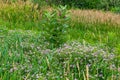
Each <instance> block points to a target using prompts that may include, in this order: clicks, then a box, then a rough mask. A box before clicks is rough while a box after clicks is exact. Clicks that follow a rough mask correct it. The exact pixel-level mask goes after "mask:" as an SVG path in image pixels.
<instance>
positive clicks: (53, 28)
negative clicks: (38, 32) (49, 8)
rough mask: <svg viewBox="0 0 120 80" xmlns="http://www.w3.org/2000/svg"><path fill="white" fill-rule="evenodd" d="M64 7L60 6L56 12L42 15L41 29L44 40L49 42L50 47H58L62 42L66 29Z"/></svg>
mask: <svg viewBox="0 0 120 80" xmlns="http://www.w3.org/2000/svg"><path fill="white" fill-rule="evenodd" d="M68 19H69V17H68V16H67V10H66V6H65V7H64V6H60V7H59V8H58V9H57V11H56V10H54V11H53V12H45V13H44V14H43V21H42V22H43V23H42V24H43V29H44V30H45V33H44V36H45V39H46V40H47V41H48V42H50V45H52V47H58V46H60V44H62V43H63V42H64V38H63V37H62V35H63V34H65V32H66V30H67V27H68V23H67V22H68Z"/></svg>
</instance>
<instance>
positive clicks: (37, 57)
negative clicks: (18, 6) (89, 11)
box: [0, 7, 120, 80]
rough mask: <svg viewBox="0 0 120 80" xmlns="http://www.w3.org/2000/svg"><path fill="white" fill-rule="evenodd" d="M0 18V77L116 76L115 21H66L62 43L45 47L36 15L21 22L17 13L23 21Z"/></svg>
mask: <svg viewBox="0 0 120 80" xmlns="http://www.w3.org/2000/svg"><path fill="white" fill-rule="evenodd" d="M7 8H9V7H7ZM28 9H30V8H28ZM3 11H4V10H3ZM17 11H18V10H16V12H17ZM28 11H29V10H28ZM35 11H36V10H34V11H33V13H36V12H35ZM37 11H38V10H37ZM8 12H9V11H8ZM18 12H19V11H18ZM24 12H26V11H24V10H23V13H24ZM15 14H16V13H15ZM24 14H25V15H29V16H32V14H28V13H24ZM18 15H19V14H17V16H16V17H17V18H18ZM1 16H2V17H1ZM12 16H14V15H12ZM0 17H1V19H0V80H24V79H25V80H45V79H47V80H119V79H120V35H119V34H120V25H119V24H118V25H112V24H109V22H107V24H106V23H100V22H96V23H94V24H93V23H88V22H85V21H84V22H77V21H72V20H70V21H69V27H68V29H67V33H66V34H64V35H61V37H62V38H64V39H65V41H66V42H64V43H63V44H62V45H61V46H60V47H57V48H52V49H49V46H51V45H50V43H49V42H47V41H45V39H44V35H43V32H45V31H44V30H43V24H42V23H41V20H42V19H41V18H37V19H36V17H38V16H37V15H36V17H34V19H35V21H33V18H28V19H27V20H26V21H24V18H25V16H21V15H20V16H19V17H21V19H23V21H21V20H20V19H17V18H16V19H13V18H14V17H11V18H10V20H8V18H7V17H6V15H1V14H0ZM4 18H6V19H4ZM14 21H15V22H14ZM49 26H50V25H49ZM55 26H57V24H56V25H55ZM46 27H47V26H46Z"/></svg>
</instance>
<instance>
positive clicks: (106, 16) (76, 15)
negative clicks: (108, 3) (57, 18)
mask: <svg viewBox="0 0 120 80" xmlns="http://www.w3.org/2000/svg"><path fill="white" fill-rule="evenodd" d="M70 14H71V16H72V20H74V21H79V22H90V23H97V22H99V23H111V24H113V25H114V24H115V25H116V24H117V25H120V14H114V13H111V12H103V11H98V10H79V9H77V10H73V9H72V10H70Z"/></svg>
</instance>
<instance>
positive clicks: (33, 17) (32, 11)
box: [0, 1, 40, 28]
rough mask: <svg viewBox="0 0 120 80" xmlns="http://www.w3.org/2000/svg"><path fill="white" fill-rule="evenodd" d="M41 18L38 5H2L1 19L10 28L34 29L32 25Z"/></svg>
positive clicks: (18, 3) (29, 3)
mask: <svg viewBox="0 0 120 80" xmlns="http://www.w3.org/2000/svg"><path fill="white" fill-rule="evenodd" d="M18 5H19V6H18ZM39 16H40V13H39V10H38V5H37V4H33V3H31V2H30V1H26V2H24V1H16V2H12V3H4V2H1V3H0V17H1V19H2V20H3V21H5V22H8V23H9V24H8V25H7V26H8V28H17V27H20V26H22V27H23V26H24V28H25V27H27V28H28V26H29V28H30V26H31V27H33V25H32V23H34V22H36V21H38V19H39ZM30 23H31V25H30ZM22 27H21V28H22Z"/></svg>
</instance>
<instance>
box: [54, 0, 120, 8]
mask: <svg viewBox="0 0 120 80" xmlns="http://www.w3.org/2000/svg"><path fill="white" fill-rule="evenodd" d="M52 2H53V3H55V4H57V5H58V4H62V5H69V6H71V7H77V8H82V9H103V10H111V8H113V7H120V0H59V1H58V0H52Z"/></svg>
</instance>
